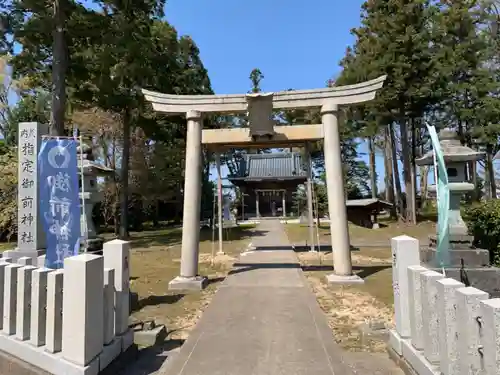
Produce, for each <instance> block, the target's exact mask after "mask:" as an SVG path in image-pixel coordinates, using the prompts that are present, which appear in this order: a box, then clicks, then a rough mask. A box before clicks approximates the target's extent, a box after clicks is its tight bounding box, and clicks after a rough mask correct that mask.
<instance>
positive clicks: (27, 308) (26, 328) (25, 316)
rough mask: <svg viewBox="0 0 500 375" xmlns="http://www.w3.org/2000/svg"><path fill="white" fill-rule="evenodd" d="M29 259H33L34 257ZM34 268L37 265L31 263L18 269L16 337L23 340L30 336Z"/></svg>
mask: <svg viewBox="0 0 500 375" xmlns="http://www.w3.org/2000/svg"><path fill="white" fill-rule="evenodd" d="M27 259H29V261H31V260H32V258H27ZM34 270H36V267H34V266H31V265H28V266H24V267H21V268H19V269H18V270H17V308H16V337H17V338H18V339H19V340H21V341H24V340H28V339H29V338H30V324H31V280H32V277H31V275H32V274H33V271H34Z"/></svg>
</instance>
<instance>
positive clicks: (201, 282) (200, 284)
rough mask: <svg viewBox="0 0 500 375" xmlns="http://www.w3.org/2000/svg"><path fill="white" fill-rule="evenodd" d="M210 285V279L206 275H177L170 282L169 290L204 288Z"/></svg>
mask: <svg viewBox="0 0 500 375" xmlns="http://www.w3.org/2000/svg"><path fill="white" fill-rule="evenodd" d="M207 285H208V279H207V278H206V277H204V276H196V277H182V276H177V277H176V278H175V279H173V280H172V281H170V282H169V283H168V289H169V290H203V289H205V288H206V287H207Z"/></svg>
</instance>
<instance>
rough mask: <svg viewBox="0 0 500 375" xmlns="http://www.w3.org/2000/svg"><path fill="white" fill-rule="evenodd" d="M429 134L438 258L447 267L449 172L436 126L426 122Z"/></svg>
mask: <svg viewBox="0 0 500 375" xmlns="http://www.w3.org/2000/svg"><path fill="white" fill-rule="evenodd" d="M426 126H427V130H428V131H429V136H430V138H431V143H432V149H433V152H434V170H435V171H436V172H435V176H437V179H436V178H435V179H436V182H435V183H436V187H437V189H436V196H437V206H438V228H437V249H436V250H437V260H438V262H439V266H440V267H446V266H448V265H449V264H450V253H449V250H450V239H449V228H448V220H449V214H450V189H449V187H448V173H447V172H446V165H445V163H444V157H443V151H442V150H441V145H440V144H439V138H438V135H437V132H436V128H435V127H434V126H433V125H429V124H426Z"/></svg>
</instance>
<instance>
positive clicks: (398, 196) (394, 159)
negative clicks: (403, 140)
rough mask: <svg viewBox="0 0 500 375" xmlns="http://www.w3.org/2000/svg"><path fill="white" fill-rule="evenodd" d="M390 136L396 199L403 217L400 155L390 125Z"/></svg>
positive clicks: (399, 214)
mask: <svg viewBox="0 0 500 375" xmlns="http://www.w3.org/2000/svg"><path fill="white" fill-rule="evenodd" d="M389 136H390V138H391V153H392V170H393V176H394V187H395V191H394V200H395V201H396V203H397V205H396V206H397V208H398V212H397V214H398V216H399V217H401V215H403V212H404V206H403V199H402V195H401V180H400V178H399V166H398V155H397V152H396V139H395V137H394V126H393V124H391V125H389Z"/></svg>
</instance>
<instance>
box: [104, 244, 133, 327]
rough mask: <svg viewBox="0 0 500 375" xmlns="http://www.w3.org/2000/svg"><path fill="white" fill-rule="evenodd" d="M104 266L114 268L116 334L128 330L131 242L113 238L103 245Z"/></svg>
mask: <svg viewBox="0 0 500 375" xmlns="http://www.w3.org/2000/svg"><path fill="white" fill-rule="evenodd" d="M103 255H104V267H106V268H111V269H114V290H115V324H114V327H115V332H114V333H115V334H116V335H117V336H119V335H122V334H124V333H125V332H126V331H127V330H128V317H129V315H130V243H129V242H127V241H122V240H113V241H109V242H106V243H104V246H103Z"/></svg>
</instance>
